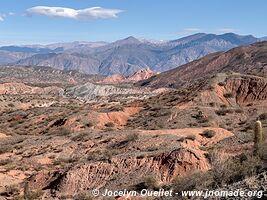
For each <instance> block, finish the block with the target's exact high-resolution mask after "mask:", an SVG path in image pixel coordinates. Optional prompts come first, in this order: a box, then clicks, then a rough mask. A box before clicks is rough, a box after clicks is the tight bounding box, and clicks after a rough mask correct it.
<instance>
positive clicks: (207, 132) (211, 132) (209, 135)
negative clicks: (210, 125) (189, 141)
mask: <svg viewBox="0 0 267 200" xmlns="http://www.w3.org/2000/svg"><path fill="white" fill-rule="evenodd" d="M200 135H202V136H204V137H206V138H212V137H214V136H215V135H216V132H215V131H214V130H205V131H203V133H201V134H200Z"/></svg>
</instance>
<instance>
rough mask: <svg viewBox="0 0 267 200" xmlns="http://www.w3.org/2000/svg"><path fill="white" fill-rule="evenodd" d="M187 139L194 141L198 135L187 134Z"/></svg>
mask: <svg viewBox="0 0 267 200" xmlns="http://www.w3.org/2000/svg"><path fill="white" fill-rule="evenodd" d="M185 139H188V140H193V141H194V140H195V139H196V136H195V135H193V134H191V135H188V136H186V137H185Z"/></svg>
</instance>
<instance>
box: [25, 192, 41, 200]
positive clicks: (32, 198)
mask: <svg viewBox="0 0 267 200" xmlns="http://www.w3.org/2000/svg"><path fill="white" fill-rule="evenodd" d="M43 193H44V192H43V191H42V190H36V191H25V194H24V195H25V199H27V200H39V199H41V196H42V195H43Z"/></svg>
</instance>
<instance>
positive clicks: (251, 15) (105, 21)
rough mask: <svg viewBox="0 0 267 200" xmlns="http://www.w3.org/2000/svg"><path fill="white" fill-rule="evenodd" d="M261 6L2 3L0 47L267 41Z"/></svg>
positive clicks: (135, 1)
mask: <svg viewBox="0 0 267 200" xmlns="http://www.w3.org/2000/svg"><path fill="white" fill-rule="evenodd" d="M266 10H267V1H266V0H56V1H55V0H23V1H22V0H2V1H1V6H0V45H10V44H14V45H23V44H48V43H55V42H71V41H109V42H110V41H115V40H118V39H122V38H126V37H128V36H134V37H137V38H147V39H157V40H171V39H177V38H181V37H183V36H186V35H191V34H194V33H198V32H205V33H215V34H222V33H225V32H234V33H237V34H241V35H250V34H251V35H254V36H256V37H263V36H267V20H266V19H267V12H266Z"/></svg>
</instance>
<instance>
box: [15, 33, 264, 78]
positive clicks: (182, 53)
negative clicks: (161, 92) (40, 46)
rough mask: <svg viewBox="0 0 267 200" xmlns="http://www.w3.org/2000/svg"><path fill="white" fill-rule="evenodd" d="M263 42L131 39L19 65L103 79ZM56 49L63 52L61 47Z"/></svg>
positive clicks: (212, 37) (201, 37) (211, 37)
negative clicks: (41, 67)
mask: <svg viewBox="0 0 267 200" xmlns="http://www.w3.org/2000/svg"><path fill="white" fill-rule="evenodd" d="M260 40H261V39H258V38H255V37H253V36H251V35H247V36H241V35H237V34H234V33H226V34H222V35H216V34H205V33H198V34H194V35H190V36H187V37H183V38H180V39H177V40H172V41H166V42H149V41H148V40H144V39H142V40H139V39H137V38H134V37H132V36H131V37H128V38H125V39H122V40H118V41H116V42H113V43H101V42H100V43H98V44H97V43H95V44H97V45H92V44H91V43H88V44H87V43H84V44H79V43H78V44H76V45H73V47H71V46H70V47H69V48H68V49H65V50H64V51H62V52H60V53H59V52H49V53H47V54H44V53H43V54H40V53H37V54H36V53H35V55H32V56H30V57H27V58H24V59H21V60H19V61H17V62H16V64H20V65H37V66H50V67H54V68H57V69H63V70H71V69H75V70H79V71H81V72H85V73H91V74H103V75H110V74H117V73H119V74H123V75H129V74H132V73H133V72H135V71H137V70H139V69H142V68H148V67H149V68H150V69H152V70H153V71H158V72H162V71H166V70H170V69H173V68H175V67H177V66H180V65H183V64H185V63H188V62H191V61H193V60H196V59H198V58H201V57H203V56H205V55H207V54H210V53H214V52H218V51H226V50H229V49H231V48H234V47H238V46H242V45H248V44H252V43H255V42H257V41H260ZM50 47H51V45H50ZM54 47H56V48H60V45H55V46H54ZM62 48H64V47H63V45H62ZM54 50H55V49H54ZM51 53H52V54H51Z"/></svg>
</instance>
